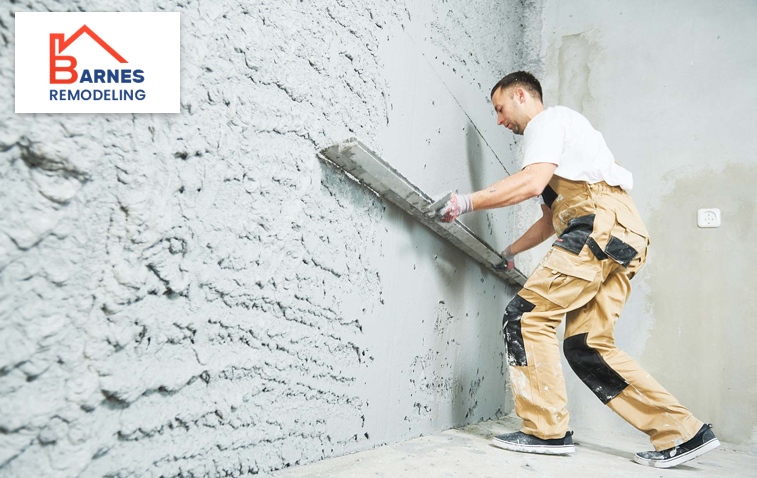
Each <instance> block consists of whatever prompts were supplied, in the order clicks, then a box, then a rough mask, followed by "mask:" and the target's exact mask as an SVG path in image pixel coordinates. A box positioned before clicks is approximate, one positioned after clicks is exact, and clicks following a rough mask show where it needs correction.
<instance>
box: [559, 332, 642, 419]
mask: <svg viewBox="0 0 757 478" xmlns="http://www.w3.org/2000/svg"><path fill="white" fill-rule="evenodd" d="M587 335H588V334H579V335H574V336H573V337H569V338H567V339H565V342H564V343H563V350H564V351H565V358H566V359H568V363H569V364H570V368H572V369H573V371H574V372H575V373H576V375H578V378H580V379H581V381H582V382H583V383H585V384H586V386H587V387H589V388H590V389H591V391H592V392H594V395H596V396H597V398H599V399H600V400H602V403H604V404H605V405H607V403H608V402H609V401H610V400H612V399H613V398H615V397H617V396H618V394H619V393H620V392H622V391H623V390H624V389H625V388H626V387H627V386H628V382H626V381H625V380H624V379H623V377H621V376H620V375H619V374H618V372H616V371H615V370H613V369H612V367H610V366H609V365H608V364H607V362H605V360H604V359H603V358H602V356H601V355H600V354H599V352H598V351H597V350H595V349H593V348H591V347H589V346H588V345H587V344H586V338H587Z"/></svg>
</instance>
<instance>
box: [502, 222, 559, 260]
mask: <svg viewBox="0 0 757 478" xmlns="http://www.w3.org/2000/svg"><path fill="white" fill-rule="evenodd" d="M554 233H555V229H554V228H553V227H552V218H551V217H547V216H545V217H542V218H541V219H540V220H539V221H537V222H535V223H534V225H533V226H531V227H530V228H529V229H528V231H526V233H525V234H523V235H522V236H521V237H520V238H519V239H518V240H517V241H515V242H513V243H512V245H510V251H511V252H512V253H513V254H520V253H521V252H523V251H527V250H529V249H531V248H532V247H535V246H538V245H539V244H541V243H542V242H544V241H546V240H547V239H548V238H549V237H550V236H552V235H553V234H554Z"/></svg>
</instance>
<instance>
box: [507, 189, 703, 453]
mask: <svg viewBox="0 0 757 478" xmlns="http://www.w3.org/2000/svg"><path fill="white" fill-rule="evenodd" d="M544 197H545V201H546V202H547V204H548V205H550V207H551V209H552V213H553V216H552V218H553V224H554V227H555V232H556V233H557V234H558V238H557V240H556V241H555V242H554V244H553V246H552V248H551V249H550V251H549V252H548V253H547V255H546V256H545V257H544V259H543V260H542V262H541V263H540V265H539V266H538V267H537V268H536V270H535V271H534V272H533V273H532V274H531V276H530V277H529V278H528V281H527V282H526V284H525V286H524V287H523V289H522V290H521V291H520V292H518V294H517V295H516V296H515V297H514V298H513V300H512V301H511V302H510V303H509V304H508V306H507V309H506V312H505V316H504V318H503V331H504V336H505V345H506V348H507V360H508V364H509V371H510V381H511V385H512V391H513V395H514V397H515V411H516V413H517V414H518V416H519V417H520V418H522V419H523V426H522V429H521V430H522V431H523V432H524V433H528V434H530V435H534V436H537V437H539V438H542V439H553V438H562V437H563V436H565V433H566V432H567V431H568V411H567V409H566V405H567V396H566V391H565V381H564V377H563V373H562V367H561V364H560V351H559V346H558V342H557V337H556V329H557V327H558V325H559V324H560V322H561V321H562V318H563V316H565V317H566V324H565V340H564V343H563V351H564V353H565V357H566V359H567V361H568V363H569V364H570V366H571V368H572V369H573V371H574V372H575V373H576V375H578V377H579V378H580V379H581V380H582V381H583V382H584V383H585V384H586V385H587V386H588V387H589V388H590V389H591V391H592V392H594V394H595V395H596V396H597V397H598V398H599V399H600V400H601V401H602V402H603V403H605V404H606V405H607V406H609V407H610V408H611V409H612V410H613V411H615V412H616V413H617V414H618V415H620V416H621V417H623V418H624V419H625V420H626V421H627V422H628V423H630V424H631V425H633V426H634V427H636V428H637V429H639V430H641V431H643V432H644V433H646V434H647V435H649V438H650V440H651V442H652V445H653V446H654V448H655V449H656V450H662V449H665V448H670V447H672V446H675V445H678V444H680V443H683V442H685V441H687V440H689V439H690V438H692V437H693V436H694V435H695V434H696V432H697V431H698V430H699V428H700V427H701V426H702V425H703V423H702V422H701V421H699V420H698V419H696V418H695V417H694V416H693V415H692V414H691V412H689V411H688V410H687V409H686V408H684V407H683V406H682V405H681V404H680V403H679V402H678V401H677V400H676V399H675V397H673V396H672V395H671V394H670V393H668V392H667V391H666V390H665V389H664V388H663V387H662V386H661V385H660V384H659V383H657V381H655V380H654V379H653V378H652V377H651V376H650V375H649V374H648V373H647V372H646V371H644V369H642V368H641V367H640V366H639V365H638V364H637V363H636V362H635V361H633V360H632V359H631V358H630V357H629V356H628V355H626V354H625V353H624V352H623V351H621V350H620V349H618V348H617V347H616V346H615V340H614V337H613V329H614V328H615V323H616V322H617V320H618V318H619V316H620V313H621V311H622V309H623V306H624V304H625V303H626V300H627V298H628V295H629V294H630V292H631V286H630V280H631V278H632V277H633V276H634V275H635V274H636V272H637V271H638V270H639V269H640V268H641V267H642V265H643V264H644V262H645V261H646V257H647V247H648V246H649V243H650V241H649V233H648V232H647V229H646V227H644V223H643V221H642V219H641V217H640V215H639V213H638V211H637V210H636V206H635V205H634V203H633V200H632V199H631V196H630V195H629V194H628V193H627V192H625V191H624V190H623V189H622V188H620V187H616V186H609V185H608V184H607V183H605V182H600V183H596V184H588V183H586V182H580V181H569V180H567V179H563V178H560V177H558V176H553V178H552V180H551V181H550V183H549V186H548V187H547V188H546V189H545V192H544Z"/></svg>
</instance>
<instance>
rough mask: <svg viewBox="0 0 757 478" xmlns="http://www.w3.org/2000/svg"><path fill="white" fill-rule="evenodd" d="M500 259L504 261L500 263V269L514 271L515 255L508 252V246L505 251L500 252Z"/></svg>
mask: <svg viewBox="0 0 757 478" xmlns="http://www.w3.org/2000/svg"><path fill="white" fill-rule="evenodd" d="M501 255H502V258H503V259H504V260H505V261H504V262H503V263H502V269H504V270H506V271H510V270H513V269H515V254H513V252H512V251H511V250H510V246H507V249H505V250H504V251H502V254H501Z"/></svg>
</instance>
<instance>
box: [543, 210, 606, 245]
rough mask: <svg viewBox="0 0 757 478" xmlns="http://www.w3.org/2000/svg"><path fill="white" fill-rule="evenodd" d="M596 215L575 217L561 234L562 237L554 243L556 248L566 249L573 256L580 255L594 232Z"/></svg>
mask: <svg viewBox="0 0 757 478" xmlns="http://www.w3.org/2000/svg"><path fill="white" fill-rule="evenodd" d="M595 217H596V216H595V215H594V214H587V215H586V216H580V217H574V218H573V219H571V220H570V221H568V227H566V228H565V230H564V231H563V232H562V234H560V237H558V238H557V240H556V241H555V242H554V243H552V245H553V246H554V247H559V248H561V249H565V250H566V251H568V252H572V253H573V254H580V253H581V249H583V247H584V244H586V240H587V239H588V238H589V234H591V233H592V231H593V230H594V218H595Z"/></svg>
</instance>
